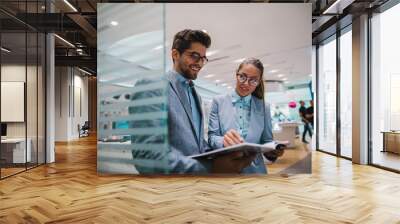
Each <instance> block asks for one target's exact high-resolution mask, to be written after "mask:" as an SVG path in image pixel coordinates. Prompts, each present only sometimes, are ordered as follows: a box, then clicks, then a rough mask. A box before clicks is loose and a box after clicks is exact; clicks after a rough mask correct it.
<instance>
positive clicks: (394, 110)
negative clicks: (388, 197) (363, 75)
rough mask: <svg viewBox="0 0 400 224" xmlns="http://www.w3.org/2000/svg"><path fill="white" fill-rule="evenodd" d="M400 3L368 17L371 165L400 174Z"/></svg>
mask: <svg viewBox="0 0 400 224" xmlns="http://www.w3.org/2000/svg"><path fill="white" fill-rule="evenodd" d="M399 21H400V4H397V5H395V6H393V7H392V8H389V9H387V10H386V11H383V12H382V13H377V14H374V15H373V16H372V18H371V35H372V36H371V40H372V43H371V59H372V62H371V65H372V66H371V67H372V70H371V79H370V88H371V89H370V91H371V97H370V104H371V107H370V121H371V124H370V140H371V143H372V144H371V149H370V161H369V162H370V163H371V164H373V165H376V166H379V167H383V168H386V169H390V170H395V171H397V172H400V100H399V99H398V97H399V95H400V63H399V56H398V54H399V52H400V43H399V39H400V31H399V29H398V23H399Z"/></svg>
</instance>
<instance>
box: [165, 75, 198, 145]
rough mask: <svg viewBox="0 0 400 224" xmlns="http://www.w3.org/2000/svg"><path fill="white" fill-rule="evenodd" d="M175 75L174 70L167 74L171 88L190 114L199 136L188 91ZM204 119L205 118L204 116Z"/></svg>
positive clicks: (193, 128) (191, 121)
mask: <svg viewBox="0 0 400 224" xmlns="http://www.w3.org/2000/svg"><path fill="white" fill-rule="evenodd" d="M175 75H176V74H174V73H173V72H169V73H168V75H167V78H168V80H169V83H170V86H171V89H172V90H173V91H174V92H175V93H176V95H177V96H178V99H179V101H180V102H181V104H182V106H183V108H184V109H185V112H186V115H187V116H188V118H189V120H190V125H191V127H192V131H193V134H194V135H195V136H197V134H196V131H195V125H194V122H193V117H192V110H191V109H190V105H189V99H188V98H187V94H186V91H185V90H184V89H183V88H182V86H181V85H180V83H179V80H178V79H177V78H176V77H175ZM196 97H197V95H196ZM202 119H203V117H202ZM200 136H201V135H200ZM197 139H198V138H197ZM197 142H198V140H197Z"/></svg>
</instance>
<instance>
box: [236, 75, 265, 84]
mask: <svg viewBox="0 0 400 224" xmlns="http://www.w3.org/2000/svg"><path fill="white" fill-rule="evenodd" d="M236 76H237V80H238V81H239V82H240V83H245V82H246V81H249V85H251V86H254V87H256V86H258V84H259V83H260V80H259V79H255V78H248V77H247V75H245V74H241V73H238V74H236Z"/></svg>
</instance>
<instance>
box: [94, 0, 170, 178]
mask: <svg viewBox="0 0 400 224" xmlns="http://www.w3.org/2000/svg"><path fill="white" fill-rule="evenodd" d="M163 10H164V9H163V5H161V4H160V5H152V4H99V7H98V27H99V30H101V31H100V32H99V33H98V34H99V35H98V36H99V39H98V61H99V63H98V88H99V89H98V91H99V102H98V103H99V104H98V109H99V123H98V124H99V125H98V129H99V135H98V137H99V139H98V140H99V142H98V163H97V167H98V171H99V172H106V173H131V174H138V173H168V169H167V162H168V161H167V157H166V155H167V153H168V139H167V134H168V126H167V107H166V105H167V104H166V102H167V96H166V93H167V92H166V89H167V82H166V81H165V80H163V78H162V77H163V76H164V71H165V68H164V47H163V45H164V40H163V36H164V29H163V17H162V16H159V15H162V14H163ZM115 12H118V13H115ZM125 15H135V20H126V17H125ZM154 15H158V16H154ZM112 21H118V25H117V26H115V25H110V24H111V22H112ZM114 24H115V23H114ZM132 26H134V27H135V29H132ZM160 46H161V47H160Z"/></svg>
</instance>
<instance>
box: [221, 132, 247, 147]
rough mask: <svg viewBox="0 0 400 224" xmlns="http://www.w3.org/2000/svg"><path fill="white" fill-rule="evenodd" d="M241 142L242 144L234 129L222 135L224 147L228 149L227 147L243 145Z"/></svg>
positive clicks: (241, 139)
mask: <svg viewBox="0 0 400 224" xmlns="http://www.w3.org/2000/svg"><path fill="white" fill-rule="evenodd" d="M243 142H244V140H243V138H242V137H241V136H240V134H239V133H238V132H237V131H236V130H234V129H230V130H229V131H228V132H226V134H225V135H224V147H228V146H231V145H237V144H240V143H243Z"/></svg>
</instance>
